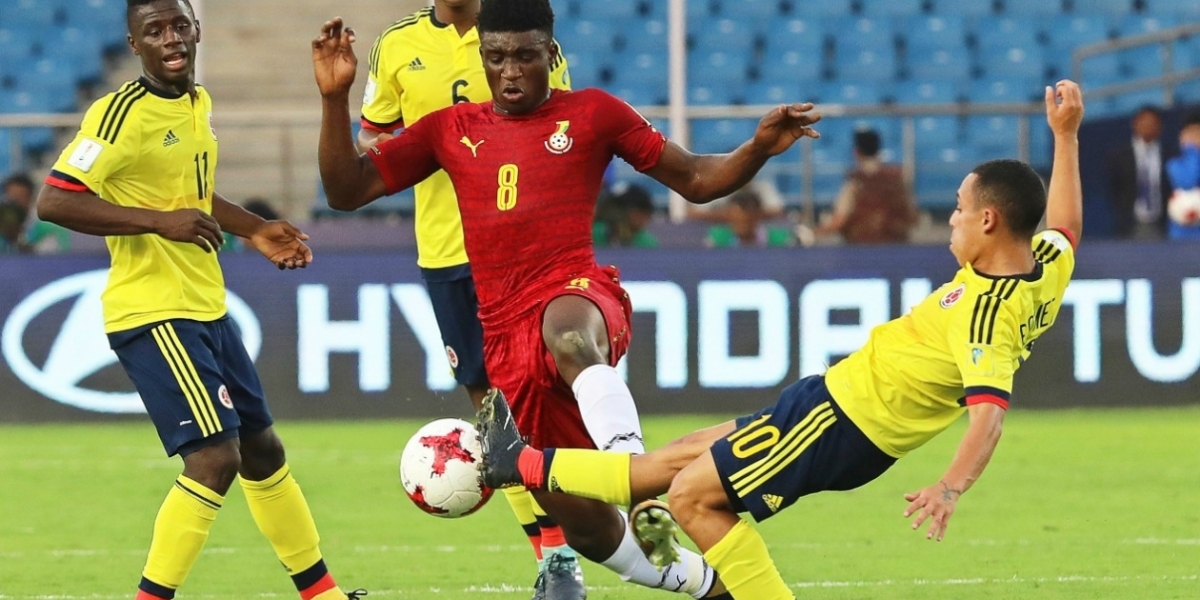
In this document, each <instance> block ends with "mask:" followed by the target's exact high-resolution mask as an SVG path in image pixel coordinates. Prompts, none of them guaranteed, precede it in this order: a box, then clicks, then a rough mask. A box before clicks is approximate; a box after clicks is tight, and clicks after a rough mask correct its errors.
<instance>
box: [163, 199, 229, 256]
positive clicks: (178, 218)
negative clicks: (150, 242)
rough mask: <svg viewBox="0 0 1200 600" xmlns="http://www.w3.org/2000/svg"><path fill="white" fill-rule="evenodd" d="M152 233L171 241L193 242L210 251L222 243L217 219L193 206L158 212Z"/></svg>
mask: <svg viewBox="0 0 1200 600" xmlns="http://www.w3.org/2000/svg"><path fill="white" fill-rule="evenodd" d="M154 233H157V234H158V235H160V236H162V237H164V238H167V239H168V240H171V241H172V242H183V243H185V244H195V245H197V246H200V248H202V249H203V250H204V251H205V252H212V251H213V250H216V249H217V248H220V247H221V244H223V243H224V239H223V238H222V237H221V226H220V225H218V224H217V220H216V219H214V218H213V216H212V215H210V214H208V213H206V212H204V211H202V210H197V209H195V208H184V209H180V210H172V211H169V212H163V213H159V214H158V215H157V216H156V219H155V223H154Z"/></svg>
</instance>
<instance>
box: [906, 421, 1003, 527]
mask: <svg viewBox="0 0 1200 600" xmlns="http://www.w3.org/2000/svg"><path fill="white" fill-rule="evenodd" d="M967 413H968V414H969V415H970V419H971V424H970V426H968V427H967V433H966V435H964V436H963V439H962V442H960V443H959V445H958V453H957V454H955V455H954V461H953V462H952V463H950V468H949V469H947V470H946V474H945V475H942V478H941V479H940V480H938V482H937V483H935V484H933V485H931V486H929V487H927V488H925V489H923V490H920V491H918V492H912V493H909V494H905V495H904V499H905V500H907V501H908V508H906V509H904V516H905V517H906V518H907V517H911V516H912V515H914V514H916V515H917V520H915V521H913V524H912V527H913V529H917V528H918V527H920V526H921V524H922V523H924V522H925V520H926V519H932V522H931V523H930V524H929V530H928V532H927V533H926V534H925V537H926V538H927V539H931V540H932V539H936V540H937V541H939V542H940V541H942V538H943V537H945V535H946V526H947V525H948V524H949V522H950V517H951V516H952V515H953V514H954V509H955V507H957V505H958V499H959V498H960V497H961V496H962V495H963V494H964V493H965V492H966V491H967V490H969V489H971V486H972V485H974V484H975V481H976V480H978V479H979V476H980V475H982V474H983V469H984V468H985V467H987V464H988V461H990V460H991V459H992V452H994V451H995V450H996V444H997V443H999V442H1000V431H1001V429H1002V428H1003V424H1004V413H1005V409H1003V408H1001V407H1000V406H998V405H996V404H991V403H986V402H985V403H979V404H974V405H972V406H971V407H969V408H968V409H967Z"/></svg>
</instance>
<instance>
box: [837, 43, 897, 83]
mask: <svg viewBox="0 0 1200 600" xmlns="http://www.w3.org/2000/svg"><path fill="white" fill-rule="evenodd" d="M834 70H835V71H836V72H837V77H838V79H841V80H843V81H870V82H884V81H892V80H894V79H895V78H896V51H895V50H893V49H891V48H874V49H871V48H862V49H857V50H851V51H849V53H848V54H847V52H845V51H841V50H839V51H838V54H837V61H836V63H835V65H834Z"/></svg>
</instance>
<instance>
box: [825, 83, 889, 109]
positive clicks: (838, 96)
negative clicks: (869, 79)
mask: <svg viewBox="0 0 1200 600" xmlns="http://www.w3.org/2000/svg"><path fill="white" fill-rule="evenodd" d="M885 95H886V94H885V90H884V87H883V86H881V85H873V84H870V83H865V82H855V83H837V82H833V83H826V84H825V85H823V86H821V91H820V94H819V97H820V99H821V102H822V103H823V104H850V105H856V104H879V103H880V102H883V98H884V96H885Z"/></svg>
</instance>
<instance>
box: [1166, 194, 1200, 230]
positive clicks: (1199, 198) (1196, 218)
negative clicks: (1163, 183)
mask: <svg viewBox="0 0 1200 600" xmlns="http://www.w3.org/2000/svg"><path fill="white" fill-rule="evenodd" d="M1167 214H1168V215H1170V216H1171V220H1172V221H1175V222H1176V223H1178V224H1180V225H1183V226H1185V227H1191V226H1192V225H1197V224H1200V188H1197V189H1193V190H1175V194H1174V195H1172V196H1171V200H1170V201H1169V202H1168V203H1167Z"/></svg>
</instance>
